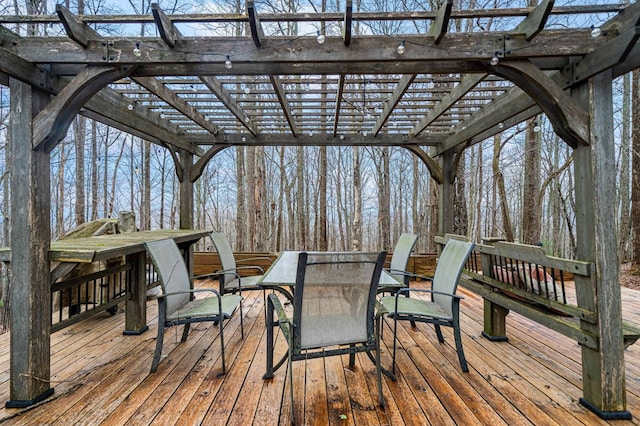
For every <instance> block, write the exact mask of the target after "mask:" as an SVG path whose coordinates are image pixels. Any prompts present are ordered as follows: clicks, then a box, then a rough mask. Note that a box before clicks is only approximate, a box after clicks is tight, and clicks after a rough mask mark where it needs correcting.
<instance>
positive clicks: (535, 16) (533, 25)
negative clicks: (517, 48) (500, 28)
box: [516, 0, 555, 40]
mask: <svg viewBox="0 0 640 426" xmlns="http://www.w3.org/2000/svg"><path fill="white" fill-rule="evenodd" d="M554 1H555V0H544V1H543V2H542V3H540V4H539V5H538V6H536V7H535V8H534V9H533V10H532V11H531V13H530V14H529V15H528V16H527V17H526V18H525V19H524V20H523V21H522V22H521V23H520V25H518V27H517V28H516V32H517V33H521V34H524V35H525V38H526V39H527V40H531V39H533V38H534V37H535V36H536V35H537V34H538V33H539V32H540V31H542V30H543V29H544V26H545V24H546V23H547V19H549V15H550V14H551V10H552V9H553V3H554Z"/></svg>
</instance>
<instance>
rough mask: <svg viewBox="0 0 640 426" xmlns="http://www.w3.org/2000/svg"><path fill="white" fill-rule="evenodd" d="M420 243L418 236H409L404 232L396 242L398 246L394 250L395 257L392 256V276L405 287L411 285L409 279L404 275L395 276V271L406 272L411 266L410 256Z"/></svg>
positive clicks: (390, 267) (390, 266)
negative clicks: (409, 265) (408, 266)
mask: <svg viewBox="0 0 640 426" xmlns="http://www.w3.org/2000/svg"><path fill="white" fill-rule="evenodd" d="M416 241H418V235H416V234H409V233H407V232H403V233H402V234H401V235H400V238H398V242H396V246H395V248H394V249H393V255H392V256H391V264H390V265H389V269H390V270H391V272H390V274H389V275H391V276H392V277H393V278H395V279H396V281H399V282H403V283H404V284H405V285H409V277H408V276H407V275H402V274H394V273H393V271H406V270H407V265H408V264H409V256H411V252H412V251H413V248H414V247H415V245H416Z"/></svg>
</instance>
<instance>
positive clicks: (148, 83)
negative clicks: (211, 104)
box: [132, 77, 219, 135]
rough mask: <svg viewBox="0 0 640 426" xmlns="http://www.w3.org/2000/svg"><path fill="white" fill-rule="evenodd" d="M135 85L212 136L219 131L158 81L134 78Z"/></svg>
mask: <svg viewBox="0 0 640 426" xmlns="http://www.w3.org/2000/svg"><path fill="white" fill-rule="evenodd" d="M132 80H134V81H135V82H136V83H138V84H139V85H141V86H142V87H144V88H145V89H147V90H148V91H149V92H151V93H153V94H154V95H156V96H157V97H159V98H160V99H162V100H163V101H165V102H166V103H168V104H169V105H170V106H172V107H173V108H175V109H176V110H177V111H180V112H181V113H182V114H184V115H185V116H186V117H187V118H189V119H190V120H191V121H193V122H194V123H196V124H198V125H199V126H200V127H202V128H203V129H205V130H207V131H208V132H210V133H213V134H214V135H215V134H216V133H218V131H219V129H218V128H217V127H216V125H215V124H213V123H212V122H211V121H209V120H207V118H206V117H205V116H204V114H202V113H201V112H200V111H198V110H197V109H196V108H194V107H192V106H191V105H189V104H188V103H187V102H186V101H185V100H184V99H182V98H181V97H179V96H178V95H176V93H175V92H173V91H172V90H169V89H167V87H166V86H165V85H164V84H162V82H161V81H160V80H158V79H157V78H152V77H134V78H132Z"/></svg>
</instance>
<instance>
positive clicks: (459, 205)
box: [453, 153, 469, 235]
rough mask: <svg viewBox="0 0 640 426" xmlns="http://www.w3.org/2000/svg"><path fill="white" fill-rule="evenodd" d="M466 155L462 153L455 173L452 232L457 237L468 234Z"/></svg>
mask: <svg viewBox="0 0 640 426" xmlns="http://www.w3.org/2000/svg"><path fill="white" fill-rule="evenodd" d="M465 156H466V155H465V154H464V153H463V154H462V158H460V161H459V162H458V170H457V172H456V183H455V191H454V194H453V197H454V199H453V207H454V212H453V232H454V233H456V234H459V235H467V234H468V232H469V218H468V214H467V196H466V191H465V189H466V186H467V177H466V170H465V160H464V157H465Z"/></svg>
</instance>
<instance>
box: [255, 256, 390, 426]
mask: <svg viewBox="0 0 640 426" xmlns="http://www.w3.org/2000/svg"><path fill="white" fill-rule="evenodd" d="M385 256H386V253H385V252H381V253H354V252H350V253H346V252H345V253H306V252H302V253H300V255H299V257H298V266H297V275H296V283H295V287H294V288H295V291H294V301H293V317H288V316H287V314H286V312H285V310H284V308H283V306H282V304H281V302H280V300H279V299H278V297H277V296H276V295H275V294H270V295H269V297H268V298H267V371H266V373H265V375H264V378H265V379H267V378H272V377H273V373H274V366H273V350H274V332H273V329H274V327H275V326H279V327H280V330H281V331H282V333H283V334H284V336H285V338H286V339H287V343H288V345H289V347H288V353H287V360H288V368H289V382H290V395H291V415H292V417H291V418H292V419H294V417H293V416H294V405H293V395H294V392H293V373H292V365H291V364H292V362H293V361H297V360H304V359H311V358H319V357H326V356H333V355H341V354H349V355H350V358H349V365H351V366H353V365H355V354H356V353H357V352H367V353H368V355H369V356H370V357H371V358H372V359H374V361H375V364H376V374H377V381H378V397H379V401H380V405H381V406H384V397H383V395H382V378H381V367H380V340H379V331H380V316H379V315H377V314H376V303H377V302H376V290H377V287H378V281H379V279H380V273H381V271H382V266H383V263H384V259H385ZM274 312H275V313H276V314H277V319H275V320H274ZM324 348H327V349H324ZM372 351H373V352H375V358H374V357H373V356H372V355H371V352H372ZM278 367H279V365H278V366H276V369H277V368H278Z"/></svg>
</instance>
